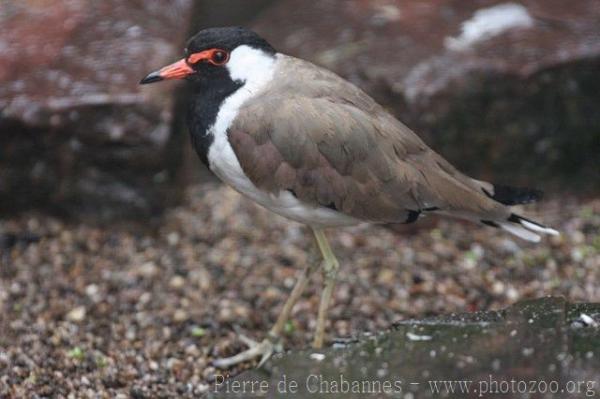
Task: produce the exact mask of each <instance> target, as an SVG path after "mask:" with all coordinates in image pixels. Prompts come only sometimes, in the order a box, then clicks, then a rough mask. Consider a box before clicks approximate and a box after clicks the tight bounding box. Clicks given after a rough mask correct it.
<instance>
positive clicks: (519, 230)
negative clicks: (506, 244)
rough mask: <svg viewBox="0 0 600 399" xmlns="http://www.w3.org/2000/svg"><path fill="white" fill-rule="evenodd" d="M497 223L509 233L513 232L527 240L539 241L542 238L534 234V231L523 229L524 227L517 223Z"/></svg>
mask: <svg viewBox="0 0 600 399" xmlns="http://www.w3.org/2000/svg"><path fill="white" fill-rule="evenodd" d="M499 225H500V228H501V229H503V230H506V231H508V232H509V233H511V234H514V235H516V236H517V237H519V238H522V239H524V240H527V241H531V242H540V240H541V239H542V238H541V237H540V236H539V235H538V234H535V233H533V232H531V231H529V230H527V229H525V227H523V226H519V225H517V224H514V223H511V222H501V223H499Z"/></svg>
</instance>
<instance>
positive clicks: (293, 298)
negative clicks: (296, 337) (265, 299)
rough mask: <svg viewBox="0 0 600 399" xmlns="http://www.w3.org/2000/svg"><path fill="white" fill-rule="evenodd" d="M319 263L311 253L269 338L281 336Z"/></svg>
mask: <svg viewBox="0 0 600 399" xmlns="http://www.w3.org/2000/svg"><path fill="white" fill-rule="evenodd" d="M320 263H321V262H320V260H318V259H316V256H315V254H314V252H311V254H310V259H309V263H308V266H306V267H305V268H304V270H302V273H301V274H300V276H299V277H298V281H296V285H294V288H293V289H292V293H291V294H290V296H289V297H288V299H287V301H285V304H284V305H283V309H281V312H280V313H279V317H277V321H276V322H275V324H274V325H273V328H271V331H270V332H269V336H270V337H271V338H279V336H280V335H281V331H282V330H283V327H284V326H285V323H286V322H287V321H288V319H289V318H290V314H291V313H292V308H293V307H294V305H295V304H296V302H298V299H300V297H301V296H302V293H303V292H304V289H305V288H306V284H307V283H308V279H309V278H310V276H311V275H312V274H313V273H314V271H315V270H316V269H317V267H318V266H319V264H320Z"/></svg>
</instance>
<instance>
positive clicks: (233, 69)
mask: <svg viewBox="0 0 600 399" xmlns="http://www.w3.org/2000/svg"><path fill="white" fill-rule="evenodd" d="M275 62H276V58H275V56H272V55H270V54H267V53H265V52H264V51H262V50H259V49H255V48H252V47H250V46H246V45H242V46H239V47H237V48H236V49H235V50H233V51H232V52H231V54H230V55H229V61H228V62H227V64H226V68H227V70H228V71H229V75H230V76H231V79H233V80H235V81H240V82H243V83H244V85H243V86H242V87H240V88H239V89H238V90H237V91H235V92H234V93H233V94H232V95H231V96H229V97H227V98H226V99H225V101H223V103H222V104H221V108H220V110H219V114H218V115H217V119H216V120H215V123H214V125H213V126H212V129H211V130H212V133H213V134H214V135H215V139H218V136H219V135H223V134H225V135H226V134H227V128H228V127H229V125H230V124H231V122H232V121H233V119H235V117H236V115H237V113H238V111H239V109H240V107H241V106H242V104H243V103H244V102H246V101H247V100H248V99H250V98H252V97H253V96H254V95H255V94H256V93H257V92H258V91H260V90H261V89H262V88H263V87H264V86H265V85H266V84H267V83H269V82H270V81H271V79H272V78H273V72H274V71H275Z"/></svg>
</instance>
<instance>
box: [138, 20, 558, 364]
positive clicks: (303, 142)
mask: <svg viewBox="0 0 600 399" xmlns="http://www.w3.org/2000/svg"><path fill="white" fill-rule="evenodd" d="M171 79H183V80H185V81H187V84H188V86H189V87H190V93H191V94H190V98H189V104H188V112H187V125H188V128H189V132H190V136H191V142H192V145H193V147H194V148H195V151H196V152H197V154H198V156H199V157H200V159H201V160H202V162H203V163H204V164H205V165H206V166H207V167H208V168H209V169H210V170H211V171H212V172H213V173H214V174H215V175H216V176H217V177H219V178H220V179H221V180H222V181H223V182H225V183H226V184H228V185H229V186H231V187H232V188H233V189H235V190H236V191H238V192H240V193H241V194H242V195H244V196H246V197H248V198H250V199H251V200H253V201H255V202H256V203H258V204H259V205H261V206H263V207H264V208H266V209H268V210H270V211H272V212H274V213H276V214H279V215H281V216H283V217H286V218H288V219H291V220H294V221H296V222H300V223H302V224H304V225H307V226H308V228H309V229H310V230H311V231H312V234H313V236H314V241H315V243H316V245H315V247H316V248H318V252H320V256H319V257H317V258H315V259H312V260H311V261H310V262H308V264H307V265H306V266H305V267H304V269H303V270H302V271H301V272H300V273H299V277H298V279H297V281H296V283H295V286H294V287H293V289H292V291H291V293H290V295H289V297H288V299H287V301H286V302H285V304H284V306H283V309H282V310H281V313H280V314H279V317H278V318H277V320H276V322H275V324H274V326H273V327H272V328H271V330H270V331H269V333H268V334H267V335H266V336H265V338H264V339H263V340H262V341H260V342H259V341H254V340H252V339H249V338H247V337H245V336H243V335H242V336H240V339H241V341H243V342H244V343H245V344H246V345H247V346H248V349H247V350H244V351H243V352H241V353H238V354H236V355H234V356H231V357H226V358H222V359H216V360H215V361H213V364H214V365H215V366H216V367H219V368H229V367H232V366H234V365H236V364H239V363H243V362H247V361H250V360H254V359H257V358H260V362H259V366H260V365H262V364H264V362H265V361H266V360H267V359H269V358H270V356H271V355H272V354H273V353H274V352H277V351H280V350H282V346H281V333H282V330H283V328H284V325H285V324H286V322H287V321H288V319H289V317H290V313H291V311H292V308H293V306H294V304H295V303H296V302H297V300H298V299H299V298H300V297H301V295H302V293H303V291H304V289H305V287H306V286H307V284H308V282H309V278H310V277H311V275H312V274H313V273H314V272H316V271H319V270H320V271H321V273H322V275H323V289H322V291H321V298H320V303H319V308H318V314H317V323H316V330H315V335H314V340H313V347H314V348H317V349H318V348H322V347H323V344H324V341H325V325H326V321H327V309H328V307H329V304H330V302H331V298H332V293H333V290H334V287H335V282H336V278H337V275H338V270H339V265H340V263H339V261H338V259H337V258H336V256H335V255H334V253H333V251H332V249H331V246H330V244H329V242H328V239H327V236H326V234H325V230H326V229H329V228H341V227H346V226H353V225H357V224H363V223H370V224H395V223H398V224H400V223H413V222H416V221H417V220H418V219H419V218H420V216H423V215H426V214H430V213H431V214H439V215H443V216H449V217H454V218H459V219H466V220H469V221H472V222H475V223H479V224H482V225H485V226H488V227H492V228H495V229H498V230H503V231H505V232H508V233H511V234H513V235H515V236H518V237H520V238H522V239H525V240H528V241H533V242H538V241H540V239H541V236H542V235H558V231H556V230H554V229H552V228H550V227H547V226H545V225H544V224H542V223H539V222H537V221H534V220H532V219H529V218H526V217H525V216H522V215H519V214H517V213H515V212H513V208H512V207H513V206H514V205H520V204H528V203H531V202H535V201H537V200H539V199H540V198H541V192H540V191H537V190H534V189H528V188H515V187H510V186H504V185H494V184H491V183H488V182H484V181H481V180H477V179H474V178H471V177H469V176H467V175H465V174H463V173H461V172H460V171H458V170H457V169H456V168H455V167H454V166H452V165H451V164H450V163H449V162H448V161H446V160H445V159H444V158H443V157H442V156H441V155H439V154H438V153H436V152H435V151H434V150H433V149H431V148H430V147H429V146H428V145H427V144H425V142H424V141H423V140H422V139H421V138H420V137H419V136H418V135H417V134H416V133H414V132H413V131H412V130H411V129H410V128H408V127H407V126H406V125H404V124H403V123H402V122H400V121H399V120H398V119H396V118H395V117H394V116H393V115H392V114H391V113H389V112H388V111H387V110H386V109H385V108H384V107H383V106H381V105H380V104H378V103H377V102H376V101H375V100H374V99H373V98H371V97H370V96H369V95H368V94H366V93H365V92H364V91H363V90H361V89H360V88H358V87H357V86H355V85H354V84H352V83H351V82H349V81H347V80H345V79H343V78H342V77H340V76H339V75H337V74H335V73H334V72H332V71H329V70H327V69H325V68H323V67H320V66H317V65H315V64H313V63H311V62H309V61H306V60H303V59H299V58H295V57H293V56H290V55H286V54H283V53H281V52H278V51H277V50H275V48H274V47H273V46H272V45H271V44H270V43H269V42H268V41H267V40H265V39H264V38H262V37H261V36H259V35H258V34H257V33H255V32H254V31H252V30H250V29H247V28H244V27H215V28H207V29H203V30H201V31H200V32H198V33H197V34H196V35H194V36H193V37H192V38H191V39H189V41H188V42H187V45H186V48H185V50H184V58H182V59H181V60H179V61H177V62H175V63H173V64H171V65H168V66H165V67H163V68H161V69H158V70H156V71H154V72H151V73H150V74H148V75H147V76H146V77H144V78H143V79H142V80H141V81H140V84H150V83H155V82H159V81H164V80H171Z"/></svg>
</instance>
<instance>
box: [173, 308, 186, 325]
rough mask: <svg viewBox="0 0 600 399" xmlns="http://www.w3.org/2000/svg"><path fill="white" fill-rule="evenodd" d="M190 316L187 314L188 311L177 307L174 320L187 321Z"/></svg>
mask: <svg viewBox="0 0 600 399" xmlns="http://www.w3.org/2000/svg"><path fill="white" fill-rule="evenodd" d="M188 318H189V315H188V314H187V312H186V311H185V310H183V309H177V310H176V311H175V313H173V320H174V321H178V322H181V321H185V320H187V319H188Z"/></svg>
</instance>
